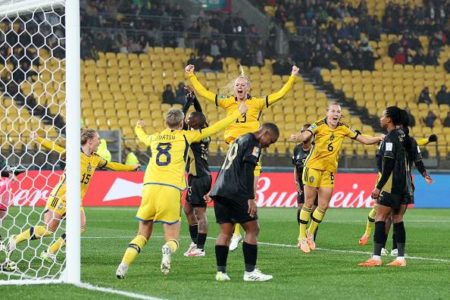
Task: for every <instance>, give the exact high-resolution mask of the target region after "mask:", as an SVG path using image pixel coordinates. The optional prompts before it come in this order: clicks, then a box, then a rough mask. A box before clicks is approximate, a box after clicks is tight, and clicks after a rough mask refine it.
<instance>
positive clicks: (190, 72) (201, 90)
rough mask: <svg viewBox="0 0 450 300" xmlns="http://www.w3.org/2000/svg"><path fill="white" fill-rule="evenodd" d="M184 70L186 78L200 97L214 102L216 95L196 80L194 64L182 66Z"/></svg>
mask: <svg viewBox="0 0 450 300" xmlns="http://www.w3.org/2000/svg"><path fill="white" fill-rule="evenodd" d="M184 70H185V71H186V75H187V78H188V79H189V81H190V82H191V84H192V87H193V88H194V90H195V91H196V92H197V93H198V94H199V95H200V96H202V97H204V98H206V99H207V100H208V101H210V102H213V103H215V102H216V97H217V95H216V94H214V93H213V92H210V91H208V90H207V89H206V88H205V87H204V86H203V85H202V84H201V83H200V81H198V79H197V76H195V74H194V65H187V66H186V68H184Z"/></svg>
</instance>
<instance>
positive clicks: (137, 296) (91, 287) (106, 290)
mask: <svg viewBox="0 0 450 300" xmlns="http://www.w3.org/2000/svg"><path fill="white" fill-rule="evenodd" d="M74 285H75V286H76V287H79V288H82V289H86V290H91V291H99V292H103V293H109V294H115V295H121V296H125V297H129V298H133V299H144V300H161V298H155V297H150V296H147V295H143V294H137V293H132V292H127V291H122V290H115V289H112V288H106V287H100V286H96V285H92V284H90V283H85V282H81V283H78V284H74Z"/></svg>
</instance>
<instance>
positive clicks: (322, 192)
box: [307, 186, 333, 250]
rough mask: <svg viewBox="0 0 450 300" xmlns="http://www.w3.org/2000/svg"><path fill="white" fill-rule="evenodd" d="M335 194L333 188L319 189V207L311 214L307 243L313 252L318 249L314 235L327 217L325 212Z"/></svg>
mask: <svg viewBox="0 0 450 300" xmlns="http://www.w3.org/2000/svg"><path fill="white" fill-rule="evenodd" d="M332 194H333V187H322V186H321V187H319V189H318V197H319V201H318V204H319V205H318V206H317V208H316V209H315V210H314V211H313V213H312V214H311V223H310V224H309V227H308V232H307V242H308V245H309V248H310V249H311V250H314V249H316V243H315V242H314V235H315V234H316V231H317V228H318V226H319V224H320V223H321V222H322V220H323V218H324V217H325V212H326V211H327V209H328V204H329V203H330V199H331V195H332Z"/></svg>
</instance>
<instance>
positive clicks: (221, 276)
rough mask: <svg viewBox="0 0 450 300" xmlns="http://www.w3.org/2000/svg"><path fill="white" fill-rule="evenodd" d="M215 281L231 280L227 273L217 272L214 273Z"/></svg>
mask: <svg viewBox="0 0 450 300" xmlns="http://www.w3.org/2000/svg"><path fill="white" fill-rule="evenodd" d="M216 280H217V281H230V280H231V278H230V276H228V274H227V273H223V272H217V273H216Z"/></svg>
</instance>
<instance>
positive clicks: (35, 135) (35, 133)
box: [30, 131, 39, 140]
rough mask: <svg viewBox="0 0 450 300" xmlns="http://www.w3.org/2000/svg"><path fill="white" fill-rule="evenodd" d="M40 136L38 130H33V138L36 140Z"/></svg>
mask: <svg viewBox="0 0 450 300" xmlns="http://www.w3.org/2000/svg"><path fill="white" fill-rule="evenodd" d="M38 137H39V134H38V133H37V132H36V131H33V132H32V133H31V134H30V138H31V140H35V139H37V138H38Z"/></svg>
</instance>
